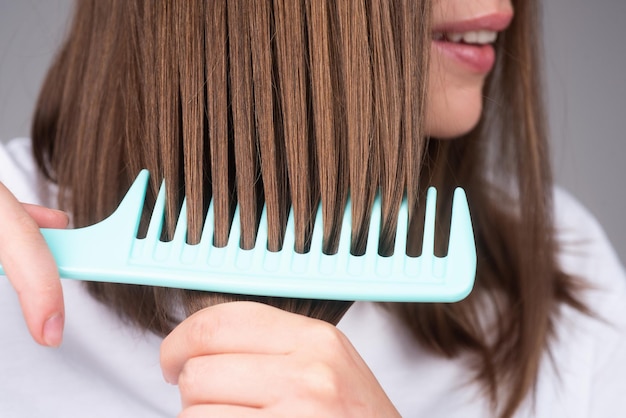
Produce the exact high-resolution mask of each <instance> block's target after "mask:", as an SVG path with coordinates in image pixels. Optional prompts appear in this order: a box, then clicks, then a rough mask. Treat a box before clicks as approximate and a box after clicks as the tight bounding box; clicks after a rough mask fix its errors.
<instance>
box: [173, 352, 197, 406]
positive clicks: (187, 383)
mask: <svg viewBox="0 0 626 418" xmlns="http://www.w3.org/2000/svg"><path fill="white" fill-rule="evenodd" d="M199 370H200V365H198V364H197V360H196V359H189V360H187V361H186V362H185V364H184V365H183V368H182V370H181V371H180V374H179V376H178V391H179V392H180V395H181V397H182V400H183V403H193V399H195V394H196V391H197V388H198V387H199V385H200V384H201V381H200V376H201V373H200V372H199Z"/></svg>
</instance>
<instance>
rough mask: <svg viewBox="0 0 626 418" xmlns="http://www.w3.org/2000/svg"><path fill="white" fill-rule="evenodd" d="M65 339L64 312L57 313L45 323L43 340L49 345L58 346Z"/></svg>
mask: <svg viewBox="0 0 626 418" xmlns="http://www.w3.org/2000/svg"><path fill="white" fill-rule="evenodd" d="M62 340H63V314H62V313H55V314H54V315H52V316H51V317H50V318H48V319H47V320H46V323H45V324H44V325H43V341H44V343H45V344H46V345H47V346H48V347H58V346H60V345H61V341H62Z"/></svg>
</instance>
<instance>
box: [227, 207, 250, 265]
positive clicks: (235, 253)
mask: <svg viewBox="0 0 626 418" xmlns="http://www.w3.org/2000/svg"><path fill="white" fill-rule="evenodd" d="M235 240H236V241H235ZM254 244H255V245H256V241H255V243H254ZM227 248H228V253H227V254H228V257H229V259H234V261H235V263H236V264H235V265H236V266H237V268H239V269H241V270H247V269H249V268H250V266H251V265H252V261H253V260H252V259H253V257H252V256H253V255H254V251H253V249H254V246H253V247H252V248H253V249H252V250H251V249H243V248H241V210H240V206H239V205H237V208H236V209H235V215H234V216H233V226H232V227H231V230H230V235H229V236H228V247H227Z"/></svg>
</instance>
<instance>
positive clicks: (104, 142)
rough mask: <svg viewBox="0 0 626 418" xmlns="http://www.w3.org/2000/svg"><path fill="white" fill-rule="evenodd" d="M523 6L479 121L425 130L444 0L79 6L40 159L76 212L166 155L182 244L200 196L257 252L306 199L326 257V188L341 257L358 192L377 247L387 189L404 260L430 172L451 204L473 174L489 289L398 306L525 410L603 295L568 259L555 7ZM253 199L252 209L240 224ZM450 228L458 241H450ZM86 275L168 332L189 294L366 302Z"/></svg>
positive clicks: (360, 237)
mask: <svg viewBox="0 0 626 418" xmlns="http://www.w3.org/2000/svg"><path fill="white" fill-rule="evenodd" d="M514 3H515V4H514V6H515V12H516V15H515V18H514V20H513V22H512V25H511V27H510V28H509V29H508V30H507V31H506V32H505V33H503V34H502V36H501V37H500V39H499V40H498V41H497V44H496V47H497V57H498V58H497V64H496V68H495V70H494V72H493V73H492V74H491V76H490V77H489V80H488V82H487V86H486V87H485V97H486V98H487V99H486V100H485V103H484V113H483V116H482V119H481V121H480V123H479V125H478V126H477V127H476V128H475V129H474V130H473V131H472V132H471V133H469V134H467V135H466V136H465V137H464V138H462V139H457V140H453V141H439V140H436V139H430V140H428V138H426V135H425V133H424V131H423V121H424V111H425V103H426V96H427V94H428V92H427V89H426V87H427V79H428V76H427V75H428V63H429V56H428V55H429V50H430V47H429V45H430V13H431V11H430V2H429V1H427V0H394V1H391V0H389V1H385V0H377V1H368V2H366V1H364V0H351V1H339V2H333V1H331V0H302V1H295V0H274V1H269V0H251V1H246V2H242V1H237V0H229V1H213V0H208V1H207V0H193V1H192V0H176V1H170V0H161V1H147V2H145V1H137V0H109V1H102V0H97V1H96V0H84V1H78V3H77V8H76V12H75V16H74V19H73V23H72V25H71V28H70V31H69V36H68V37H67V39H66V41H65V43H64V44H63V46H62V48H61V49H60V52H59V53H58V56H57V57H56V59H55V61H54V63H53V65H52V67H51V69H50V70H49V73H48V75H47V78H46V80H45V83H44V86H43V88H42V91H41V95H40V97H39V102H38V105H37V109H36V115H35V118H34V123H33V131H32V135H33V143H34V152H35V156H36V158H37V161H38V163H39V166H40V167H41V169H42V170H43V171H44V172H45V173H47V175H48V176H49V177H50V178H51V179H53V180H54V181H55V182H57V183H58V185H59V186H60V194H59V196H60V205H61V207H63V208H66V209H68V210H70V211H71V213H72V215H73V220H74V224H75V225H76V226H81V225H86V224H91V223H94V222H97V221H99V220H101V219H103V218H104V217H105V216H107V215H108V214H110V213H111V212H112V211H113V209H114V208H115V206H116V205H117V203H118V202H119V200H120V198H121V196H122V195H123V193H124V192H125V190H126V189H127V188H128V186H129V184H130V183H131V182H132V180H133V178H134V177H135V175H136V174H137V172H138V171H139V170H140V169H141V168H147V169H149V170H150V171H151V173H152V174H153V176H152V180H151V187H150V191H149V198H148V201H149V202H150V201H152V202H153V201H154V196H155V194H156V191H157V188H158V185H159V184H160V182H161V181H162V179H165V181H166V182H167V185H168V192H170V193H169V194H168V200H167V209H166V236H165V237H164V239H168V236H171V234H172V232H173V229H174V226H175V220H176V218H177V217H178V214H179V211H180V207H181V202H182V198H183V196H186V197H187V199H188V219H189V231H188V235H189V238H188V240H189V242H190V243H195V242H197V241H198V240H199V237H200V233H201V230H202V226H203V221H204V215H205V213H206V210H207V206H208V202H209V201H210V200H211V199H212V200H213V202H214V205H215V214H216V216H215V236H214V244H215V245H217V246H222V245H225V243H226V240H227V237H228V232H229V229H230V225H231V223H232V222H240V223H241V230H242V237H241V241H240V245H241V247H243V248H249V247H251V246H253V245H254V239H255V235H256V228H257V223H258V220H259V216H260V210H261V207H262V205H265V206H266V207H267V212H268V229H269V238H268V242H267V247H268V249H269V250H277V249H279V248H280V247H281V245H282V239H283V236H284V233H285V223H286V215H287V213H288V211H289V210H290V208H291V209H293V211H294V214H295V226H296V228H295V229H296V237H295V241H296V250H297V251H301V252H303V251H307V250H308V248H307V246H308V242H309V239H310V233H311V227H312V222H313V217H314V214H315V208H316V207H317V205H318V203H319V202H321V205H322V211H323V219H324V251H325V252H327V253H333V252H335V251H336V250H337V240H338V236H339V232H340V231H339V230H340V225H341V219H342V216H343V212H344V206H345V202H346V199H347V196H348V195H350V199H351V202H352V217H353V224H352V252H353V253H355V254H358V253H362V252H363V250H364V244H365V237H366V236H367V230H368V225H369V217H370V214H371V210H372V201H373V198H374V196H375V195H376V193H380V194H381V197H382V208H383V209H382V211H383V212H382V214H383V222H382V227H381V230H380V242H379V252H380V253H381V254H385V255H387V254H390V252H391V248H392V246H393V241H394V236H395V229H396V223H397V217H398V207H399V203H400V201H401V199H402V196H403V194H405V193H406V195H407V196H408V200H409V202H410V207H411V210H410V217H411V220H410V224H411V228H410V232H409V246H408V247H409V248H408V251H409V252H418V251H419V249H415V247H419V244H418V243H419V241H420V232H419V218H420V215H419V214H420V208H421V207H422V206H423V205H421V204H420V202H421V201H422V197H423V193H422V191H423V190H424V189H425V186H426V185H428V184H435V185H436V186H437V187H438V188H439V194H440V199H441V204H439V206H438V208H439V209H438V210H439V211H440V212H441V213H440V216H442V217H445V216H446V213H447V210H446V209H447V208H449V206H450V199H451V191H452V189H453V188H454V187H455V186H457V185H460V186H463V187H465V189H466V191H467V193H468V196H469V200H470V207H471V210H472V215H473V218H474V223H475V234H476V240H477V247H478V248H477V250H478V273H477V279H476V285H475V290H474V291H473V293H472V294H471V295H470V296H469V297H468V298H467V299H465V300H464V301H462V302H460V303H456V304H384V306H385V308H387V309H389V310H391V311H393V312H394V313H395V314H396V315H398V316H399V317H400V318H402V320H403V321H404V323H405V324H406V326H407V327H408V328H409V329H410V330H411V332H412V333H413V335H414V336H415V338H416V344H417V343H418V342H419V343H420V344H422V345H424V346H425V347H428V348H429V349H431V350H433V351H434V352H436V353H439V354H441V355H444V356H448V357H454V356H457V355H458V354H460V353H462V352H468V351H469V352H470V353H472V354H473V355H474V356H475V358H476V363H475V369H476V372H477V374H476V378H477V379H478V380H479V381H481V382H482V383H483V385H484V387H485V388H486V389H487V392H488V394H489V395H490V399H491V400H492V401H493V405H494V410H497V411H498V414H500V415H501V416H510V415H512V414H513V412H514V411H515V410H516V409H517V408H518V406H519V405H520V403H521V402H522V400H523V399H524V398H525V397H526V396H527V395H528V394H529V393H530V392H531V389H532V387H533V385H534V383H535V380H536V378H537V374H538V370H539V367H540V363H541V360H542V355H543V354H544V352H545V351H546V350H547V349H548V343H549V340H550V336H551V335H552V333H553V327H554V321H555V318H556V313H557V311H558V308H559V305H560V304H561V303H568V304H570V305H573V306H575V307H576V308H578V309H584V307H583V306H582V305H581V304H580V303H578V301H577V298H576V297H575V292H574V284H573V281H572V279H571V278H569V277H568V276H566V275H564V274H562V273H561V272H560V270H559V269H558V266H557V264H556V253H557V245H556V243H555V238H554V230H553V222H552V206H551V191H552V189H551V188H552V182H551V177H550V168H549V164H548V161H549V158H548V152H547V151H548V150H547V145H546V138H545V123H544V114H543V107H542V101H541V97H540V92H541V91H542V90H541V88H540V79H539V73H540V71H539V69H540V63H539V60H538V51H540V49H539V48H538V47H539V36H538V34H537V28H538V26H539V25H538V5H537V4H536V3H537V2H536V1H532V0H519V1H515V2H514ZM235 204H238V205H239V206H240V210H241V217H240V219H232V217H233V207H234V205H235ZM144 227H145V225H144ZM439 233H440V235H442V236H444V235H445V228H439ZM437 242H438V244H437V247H438V251H439V252H440V253H441V252H443V251H445V249H443V248H442V247H443V245H442V243H443V242H445V237H443V238H438V241H437ZM87 286H88V288H89V290H90V292H91V293H92V294H93V295H94V296H95V297H96V298H97V299H99V300H101V301H102V302H104V303H105V304H107V305H109V306H110V307H112V308H113V309H114V310H116V311H117V312H118V313H119V314H120V316H121V317H123V318H125V319H127V320H129V321H130V322H132V323H134V324H137V325H139V326H140V327H142V328H144V329H149V330H151V331H154V332H156V333H158V334H162V335H164V334H166V333H168V332H169V331H170V330H171V329H172V327H173V326H175V325H176V323H177V322H178V321H179V320H180V319H181V318H180V317H179V316H178V315H177V312H178V309H179V306H180V304H181V303H182V304H183V306H184V307H185V310H186V312H187V313H191V312H193V311H195V310H197V309H200V308H202V307H203V306H207V305H210V304H214V303H219V302H222V301H227V300H235V299H252V300H259V301H262V302H265V303H270V304H273V305H275V306H279V307H281V308H283V309H287V310H291V311H294V312H298V313H302V314H306V315H310V316H313V317H316V318H321V319H325V320H328V321H330V322H332V323H336V322H338V321H339V319H340V318H341V316H342V315H343V313H344V312H345V311H346V310H347V309H348V308H349V306H350V303H351V302H330V301H318V300H297V299H280V298H251V297H246V296H241V295H216V294H207V293H203V292H194V291H184V290H183V291H181V290H175V289H165V288H157V287H148V286H130V285H119V284H106V283H88V284H87ZM487 308H488V309H487ZM486 310H487V311H489V312H490V314H491V313H492V314H493V317H492V316H489V315H486V313H485V312H486Z"/></svg>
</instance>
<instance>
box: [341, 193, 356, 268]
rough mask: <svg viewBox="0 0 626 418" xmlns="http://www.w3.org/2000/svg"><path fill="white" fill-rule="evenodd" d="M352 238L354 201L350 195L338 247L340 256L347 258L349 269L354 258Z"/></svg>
mask: <svg viewBox="0 0 626 418" xmlns="http://www.w3.org/2000/svg"><path fill="white" fill-rule="evenodd" d="M351 240H352V202H351V200H350V197H349V196H348V199H347V200H346V208H345V211H344V214H343V221H342V222H341V233H340V234H339V246H338V249H337V254H338V255H339V256H340V258H341V259H342V260H345V261H346V262H347V263H348V265H346V266H345V267H346V270H349V267H350V263H351V262H352V259H353V258H354V257H353V256H352V255H351V254H350V244H351Z"/></svg>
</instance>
